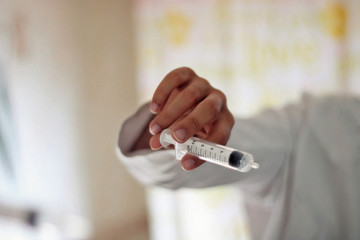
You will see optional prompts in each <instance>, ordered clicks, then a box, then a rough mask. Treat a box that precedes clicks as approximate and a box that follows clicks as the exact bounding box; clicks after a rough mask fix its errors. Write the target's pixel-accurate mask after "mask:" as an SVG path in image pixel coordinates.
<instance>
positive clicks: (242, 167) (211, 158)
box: [160, 129, 259, 172]
mask: <svg viewBox="0 0 360 240" xmlns="http://www.w3.org/2000/svg"><path fill="white" fill-rule="evenodd" d="M160 142H161V144H162V145H163V146H164V147H167V146H168V145H169V144H173V145H175V156H176V158H177V159H178V160H181V159H182V158H183V157H184V156H185V154H190V155H193V156H195V157H198V158H200V159H202V160H205V161H208V162H211V163H215V164H218V165H221V166H223V167H227V168H230V169H234V170H237V171H240V172H248V171H250V169H251V168H258V166H259V165H258V164H257V163H255V162H254V158H253V156H252V155H251V154H250V153H247V152H243V151H239V150H236V149H234V148H230V147H227V146H223V145H220V144H216V143H213V142H210V141H207V140H204V139H201V138H197V137H191V138H190V139H189V140H187V141H186V142H184V143H178V142H176V141H175V140H174V139H173V138H172V137H171V130H170V129H165V130H164V131H163V132H162V133H161V136H160Z"/></svg>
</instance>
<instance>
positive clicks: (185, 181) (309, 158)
mask: <svg viewBox="0 0 360 240" xmlns="http://www.w3.org/2000/svg"><path fill="white" fill-rule="evenodd" d="M151 117H152V116H151V114H150V112H149V110H148V105H146V106H143V107H142V108H141V109H140V110H139V111H138V112H137V113H136V114H135V115H133V116H132V117H130V118H129V119H128V120H127V121H126V122H125V123H124V124H123V125H122V128H121V131H120V136H119V142H118V144H119V150H120V151H119V157H120V159H121V160H122V162H123V163H124V164H125V165H126V166H127V168H128V169H129V171H130V172H131V173H132V174H133V175H134V176H135V177H136V178H137V179H138V180H139V181H140V182H142V183H144V184H146V185H157V186H161V187H165V188H170V189H178V188H203V187H211V186H216V185H222V184H235V185H236V186H238V187H239V188H240V189H241V190H242V191H243V192H244V196H245V202H246V208H247V212H248V215H249V221H250V226H251V227H252V229H251V232H252V236H253V239H291V240H296V239H326V240H330V239H354V240H355V239H360V98H358V97H355V96H349V95H342V96H328V97H322V98H316V97H312V96H309V95H304V97H303V98H302V100H301V102H299V103H297V104H291V105H288V106H286V107H284V108H283V109H280V110H266V111H264V112H262V113H261V114H259V115H257V116H255V117H253V118H249V119H236V123H235V126H234V128H233V130H232V133H231V137H230V139H229V142H228V144H227V145H228V146H230V147H233V148H236V149H239V150H244V151H247V152H249V153H252V154H253V156H254V159H255V161H256V162H258V163H259V164H260V168H259V169H257V170H251V171H250V172H248V173H240V172H237V171H233V170H230V169H227V168H224V167H221V166H218V165H215V164H211V163H205V164H203V165H202V166H200V167H199V168H197V169H195V170H193V171H184V170H183V169H182V168H181V166H180V162H179V161H176V160H175V157H174V150H165V151H152V150H150V149H149V150H139V151H132V150H131V149H132V148H133V145H134V143H135V141H136V140H137V139H138V137H139V136H140V134H141V133H142V131H143V130H144V129H145V128H147V124H148V123H149V120H150V119H151Z"/></svg>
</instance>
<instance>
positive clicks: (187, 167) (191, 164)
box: [182, 158, 195, 170]
mask: <svg viewBox="0 0 360 240" xmlns="http://www.w3.org/2000/svg"><path fill="white" fill-rule="evenodd" d="M182 165H183V168H184V169H185V170H191V169H193V168H194V166H195V161H194V160H193V159H192V158H187V159H184V162H183V164H182Z"/></svg>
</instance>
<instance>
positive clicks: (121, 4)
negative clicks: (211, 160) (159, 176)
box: [10, 0, 147, 239]
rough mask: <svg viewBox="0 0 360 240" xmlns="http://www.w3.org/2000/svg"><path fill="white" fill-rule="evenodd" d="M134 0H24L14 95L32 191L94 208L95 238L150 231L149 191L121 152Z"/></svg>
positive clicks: (46, 202) (23, 181) (130, 94)
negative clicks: (119, 141) (126, 166)
mask: <svg viewBox="0 0 360 240" xmlns="http://www.w3.org/2000/svg"><path fill="white" fill-rule="evenodd" d="M131 14H132V1H131V0H126V1H110V0H109V1H95V0H81V1H80V0H79V1H71V0H68V1H46V0H36V1H31V2H30V1H18V2H17V5H16V8H15V12H14V19H13V21H14V23H15V25H14V26H13V30H14V31H13V34H14V36H15V38H14V42H13V46H14V52H13V61H12V64H11V65H12V67H11V74H10V75H11V83H10V90H11V99H12V102H13V107H14V110H15V118H16V124H17V126H18V132H19V139H20V147H19V150H20V152H21V162H20V163H19V164H18V174H19V175H18V176H19V179H20V186H21V190H22V192H23V194H24V197H25V198H26V199H30V201H32V202H33V203H35V204H36V205H39V206H41V208H43V209H45V210H47V211H55V212H56V213H59V214H60V215H61V214H79V215H82V216H85V217H89V218H90V219H91V222H92V223H93V227H94V236H95V238H96V239H109V238H111V237H113V238H116V239H119V238H120V236H121V239H130V238H136V239H143V238H145V239H146V238H147V237H146V234H147V225H146V224H147V220H146V206H145V200H144V198H145V197H144V191H143V188H142V187H141V186H139V185H138V184H137V183H136V182H135V181H134V180H133V178H132V177H130V176H129V175H128V173H127V172H126V171H125V169H124V167H123V166H122V165H121V164H120V163H119V162H118V160H117V158H116V155H115V147H114V146H115V143H116V137H117V132H118V129H119V126H120V122H121V120H123V119H124V118H125V117H126V116H127V115H129V114H130V113H131V112H132V111H133V110H134V108H135V107H136V105H137V103H136V99H137V96H136V84H135V80H134V79H135V76H134V75H135V73H134V72H135V67H134V64H135V63H134V62H135V61H134V56H133V55H134V46H133V44H134V43H133V36H132V31H133V25H132V15H131Z"/></svg>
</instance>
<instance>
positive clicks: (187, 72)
mask: <svg viewBox="0 0 360 240" xmlns="http://www.w3.org/2000/svg"><path fill="white" fill-rule="evenodd" d="M177 70H178V72H179V73H180V74H181V75H183V76H186V77H188V76H194V75H195V72H194V70H192V69H191V68H189V67H180V68H178V69H177Z"/></svg>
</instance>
